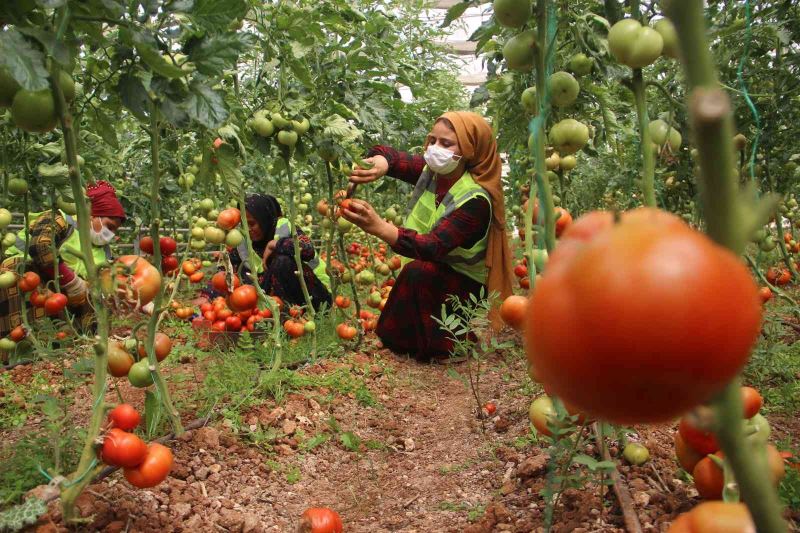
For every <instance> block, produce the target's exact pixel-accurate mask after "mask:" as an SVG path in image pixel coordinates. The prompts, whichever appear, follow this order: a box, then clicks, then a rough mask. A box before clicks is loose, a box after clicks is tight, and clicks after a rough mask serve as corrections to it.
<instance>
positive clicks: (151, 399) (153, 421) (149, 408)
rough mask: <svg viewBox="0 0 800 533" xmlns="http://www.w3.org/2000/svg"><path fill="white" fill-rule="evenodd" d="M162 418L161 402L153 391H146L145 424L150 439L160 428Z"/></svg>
mask: <svg viewBox="0 0 800 533" xmlns="http://www.w3.org/2000/svg"><path fill="white" fill-rule="evenodd" d="M160 420H161V402H159V401H158V398H157V397H156V395H155V394H154V393H153V392H152V391H146V392H145V395H144V426H145V428H146V431H147V438H148V440H149V439H151V438H152V436H153V434H154V433H155V432H156V429H157V428H158V423H159V421H160Z"/></svg>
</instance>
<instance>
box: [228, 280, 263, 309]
mask: <svg viewBox="0 0 800 533" xmlns="http://www.w3.org/2000/svg"><path fill="white" fill-rule="evenodd" d="M257 302H258V293H257V292H256V289H255V288H254V287H253V286H252V285H242V286H241V287H237V288H236V289H234V290H233V292H232V293H231V298H230V305H231V309H233V310H234V311H247V310H248V309H252V308H254V307H255V306H256V303H257Z"/></svg>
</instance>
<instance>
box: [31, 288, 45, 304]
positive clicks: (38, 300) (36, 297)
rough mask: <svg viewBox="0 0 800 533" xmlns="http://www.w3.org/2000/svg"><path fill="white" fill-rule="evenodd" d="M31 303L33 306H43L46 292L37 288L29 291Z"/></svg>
mask: <svg viewBox="0 0 800 533" xmlns="http://www.w3.org/2000/svg"><path fill="white" fill-rule="evenodd" d="M30 299H31V305H32V306H34V307H44V304H45V303H46V302H47V293H45V292H39V291H38V290H37V289H34V290H32V291H31V298H30Z"/></svg>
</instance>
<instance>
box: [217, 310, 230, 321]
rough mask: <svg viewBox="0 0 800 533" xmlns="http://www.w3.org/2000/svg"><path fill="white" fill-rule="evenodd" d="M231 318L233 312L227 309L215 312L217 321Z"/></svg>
mask: <svg viewBox="0 0 800 533" xmlns="http://www.w3.org/2000/svg"><path fill="white" fill-rule="evenodd" d="M231 316H233V311H231V310H230V309H228V308H227V307H223V308H222V309H220V310H219V311H217V320H228V318H229V317H231Z"/></svg>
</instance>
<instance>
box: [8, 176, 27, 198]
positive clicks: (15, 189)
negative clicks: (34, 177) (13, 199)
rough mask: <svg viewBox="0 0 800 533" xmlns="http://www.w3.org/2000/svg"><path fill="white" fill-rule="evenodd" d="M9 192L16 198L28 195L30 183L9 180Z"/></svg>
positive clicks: (22, 180) (16, 179)
mask: <svg viewBox="0 0 800 533" xmlns="http://www.w3.org/2000/svg"><path fill="white" fill-rule="evenodd" d="M8 192H9V193H10V194H12V195H14V196H25V195H26V194H27V193H28V182H27V181H25V180H24V179H22V178H11V179H10V180H8Z"/></svg>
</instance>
